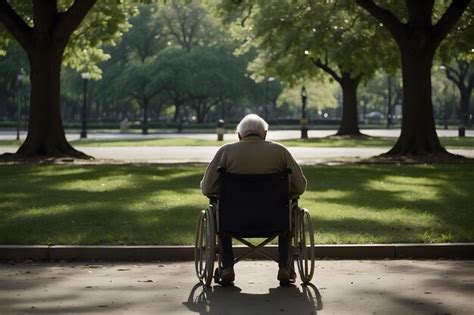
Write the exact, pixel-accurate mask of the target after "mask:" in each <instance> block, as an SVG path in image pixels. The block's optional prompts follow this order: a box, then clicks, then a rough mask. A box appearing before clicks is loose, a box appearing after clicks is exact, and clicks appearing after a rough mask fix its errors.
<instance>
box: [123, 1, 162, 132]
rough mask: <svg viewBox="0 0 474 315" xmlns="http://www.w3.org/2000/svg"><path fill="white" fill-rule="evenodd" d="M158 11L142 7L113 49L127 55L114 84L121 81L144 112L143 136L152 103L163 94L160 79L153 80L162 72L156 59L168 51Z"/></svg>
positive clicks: (156, 7) (151, 7)
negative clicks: (129, 28) (118, 43)
mask: <svg viewBox="0 0 474 315" xmlns="http://www.w3.org/2000/svg"><path fill="white" fill-rule="evenodd" d="M157 9H158V6H157V5H156V4H153V5H142V6H140V7H139V12H140V14H139V15H138V16H137V17H134V18H132V19H130V23H131V24H132V28H131V30H130V31H129V32H127V33H126V34H125V35H124V37H123V39H122V41H121V43H120V45H118V48H117V49H114V52H116V53H118V54H124V55H123V56H122V62H123V63H124V64H123V69H122V72H121V73H120V76H119V77H118V78H116V79H115V80H114V81H118V82H119V87H120V90H121V91H122V93H126V94H127V95H129V96H131V97H133V98H134V99H135V100H136V101H137V102H138V103H139V104H140V107H141V108H142V109H143V122H142V133H143V134H148V120H149V105H150V102H151V101H152V100H153V98H156V97H157V96H158V94H159V93H161V91H162V85H161V84H160V82H159V80H156V79H154V74H156V73H158V72H159V71H160V69H159V68H157V63H156V56H157V54H158V53H159V52H160V51H162V50H163V49H165V48H166V40H167V38H168V36H167V34H166V33H165V32H164V31H163V26H162V21H161V18H160V17H161V16H160V15H159V14H158V13H157Z"/></svg>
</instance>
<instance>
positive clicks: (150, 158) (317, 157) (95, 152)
mask: <svg viewBox="0 0 474 315" xmlns="http://www.w3.org/2000/svg"><path fill="white" fill-rule="evenodd" d="M16 149H17V148H16V147H8V146H0V154H2V153H5V152H15V151H16ZM76 149H78V150H80V151H82V152H85V153H87V154H89V155H91V156H93V157H95V158H96V159H99V160H114V161H116V162H127V163H209V162H210V161H211V159H212V157H213V156H214V155H215V153H216V152H217V150H218V149H219V147H217V146H196V147H192V146H189V147H184V146H176V147H173V146H170V147H81V146H76ZM388 149H389V148H309V147H289V148H288V150H289V151H290V152H291V154H292V155H293V156H294V157H295V160H296V161H297V162H298V163H299V164H301V165H312V164H321V163H339V162H348V161H354V160H358V159H364V158H370V157H372V156H375V155H379V154H382V153H384V152H386V151H387V150H388ZM449 151H450V152H452V153H455V154H460V155H463V156H466V157H470V158H474V150H470V149H453V150H449Z"/></svg>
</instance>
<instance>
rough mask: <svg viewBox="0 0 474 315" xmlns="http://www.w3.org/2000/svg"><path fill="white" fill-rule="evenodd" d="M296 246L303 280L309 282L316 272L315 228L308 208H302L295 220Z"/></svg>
mask: <svg viewBox="0 0 474 315" xmlns="http://www.w3.org/2000/svg"><path fill="white" fill-rule="evenodd" d="M295 223H296V224H295V235H294V246H295V254H296V255H295V256H296V264H297V266H298V272H299V274H300V277H301V281H302V282H303V283H305V284H308V283H309V282H310V281H311V279H312V278H313V274H314V259H315V252H314V230H313V222H312V220H311V216H310V214H309V211H308V210H307V209H300V210H299V211H298V213H297V215H296V221H295Z"/></svg>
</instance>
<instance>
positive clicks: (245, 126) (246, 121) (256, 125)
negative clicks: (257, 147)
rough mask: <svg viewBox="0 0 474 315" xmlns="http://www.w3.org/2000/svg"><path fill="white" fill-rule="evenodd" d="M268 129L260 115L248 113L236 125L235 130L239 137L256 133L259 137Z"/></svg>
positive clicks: (263, 135)
mask: <svg viewBox="0 0 474 315" xmlns="http://www.w3.org/2000/svg"><path fill="white" fill-rule="evenodd" d="M267 130H268V124H267V122H266V121H265V120H263V118H262V117H260V116H258V115H255V114H248V115H246V116H245V117H244V118H242V120H241V121H240V123H239V124H238V125H237V132H238V133H239V134H240V136H241V137H246V136H248V135H250V134H257V135H259V136H260V137H262V138H264V137H265V132H266V131H267Z"/></svg>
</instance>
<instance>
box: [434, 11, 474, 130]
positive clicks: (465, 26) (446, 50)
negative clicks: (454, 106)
mask: <svg viewBox="0 0 474 315" xmlns="http://www.w3.org/2000/svg"><path fill="white" fill-rule="evenodd" d="M473 41H474V5H471V6H468V8H467V9H466V11H465V12H464V14H463V16H462V17H461V19H460V21H459V23H458V25H457V27H454V29H453V30H452V31H451V32H450V33H449V34H448V35H447V38H446V40H445V41H443V43H442V44H441V46H440V48H439V52H438V55H439V59H440V60H441V63H442V66H441V68H444V69H445V70H446V77H447V78H448V79H449V80H451V81H452V82H453V83H454V84H455V85H456V87H457V88H458V89H459V95H460V98H459V105H460V106H459V109H460V118H461V121H462V124H463V126H464V127H466V126H468V125H469V104H470V99H471V94H472V90H473V88H474V71H473V69H472V61H473V60H474V49H472V42H473Z"/></svg>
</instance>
